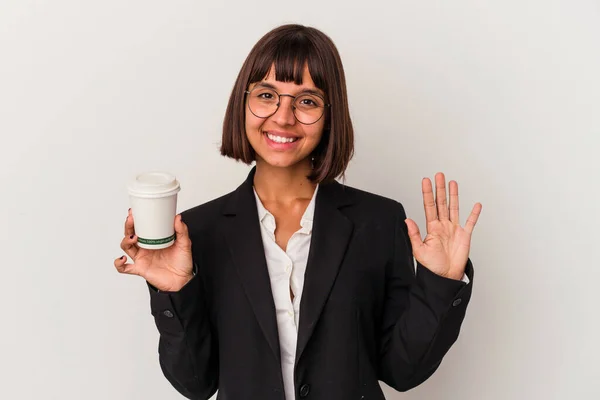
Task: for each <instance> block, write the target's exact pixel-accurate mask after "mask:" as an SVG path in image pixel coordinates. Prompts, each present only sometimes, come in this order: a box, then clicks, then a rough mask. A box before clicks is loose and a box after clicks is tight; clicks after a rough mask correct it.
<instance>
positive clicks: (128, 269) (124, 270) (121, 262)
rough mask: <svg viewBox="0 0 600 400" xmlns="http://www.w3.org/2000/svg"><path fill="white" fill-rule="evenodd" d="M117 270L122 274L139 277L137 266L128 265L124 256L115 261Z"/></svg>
mask: <svg viewBox="0 0 600 400" xmlns="http://www.w3.org/2000/svg"><path fill="white" fill-rule="evenodd" d="M114 264H115V268H116V269H117V271H119V273H120V274H129V275H137V273H136V272H135V264H127V257H126V256H122V257H121V258H117V259H116V260H115V261H114Z"/></svg>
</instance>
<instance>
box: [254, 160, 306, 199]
mask: <svg viewBox="0 0 600 400" xmlns="http://www.w3.org/2000/svg"><path fill="white" fill-rule="evenodd" d="M310 172H311V168H310V162H306V163H301V164H298V165H295V166H293V167H289V168H281V167H274V166H272V165H269V164H267V163H266V162H264V161H261V160H258V161H257V162H256V173H255V174H254V188H255V189H256V193H258V196H259V197H260V199H261V200H262V201H263V202H264V201H266V202H276V203H280V204H289V203H292V202H294V201H296V200H298V199H311V198H312V196H313V193H314V191H315V188H316V187H317V184H316V183H313V182H311V181H310V180H309V179H308V178H307V175H309V174H310Z"/></svg>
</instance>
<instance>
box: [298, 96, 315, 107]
mask: <svg viewBox="0 0 600 400" xmlns="http://www.w3.org/2000/svg"><path fill="white" fill-rule="evenodd" d="M298 103H299V105H300V106H302V107H317V106H318V105H319V103H317V102H316V100H313V99H311V98H310V97H303V98H301V99H300V101H299V102H298Z"/></svg>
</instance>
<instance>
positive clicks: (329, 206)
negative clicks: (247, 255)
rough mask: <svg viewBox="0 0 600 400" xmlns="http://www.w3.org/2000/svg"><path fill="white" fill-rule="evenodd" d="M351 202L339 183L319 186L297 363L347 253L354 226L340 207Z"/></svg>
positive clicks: (305, 277) (299, 329)
mask: <svg viewBox="0 0 600 400" xmlns="http://www.w3.org/2000/svg"><path fill="white" fill-rule="evenodd" d="M349 200H350V199H349V196H348V194H347V193H346V192H345V190H344V187H343V186H342V185H341V184H339V183H338V182H332V183H327V184H322V185H320V186H319V191H318V192H317V198H316V199H315V201H316V203H315V215H314V223H313V230H312V237H311V243H310V250H309V254H308V261H307V265H306V272H305V274H304V288H303V290H302V300H301V301H300V322H299V327H298V342H297V346H296V363H297V362H298V360H299V359H300V357H301V356H302V352H303V351H304V349H305V347H306V344H307V343H308V341H309V339H310V336H311V335H312V333H313V330H314V328H315V325H316V324H317V321H318V320H319V317H320V315H321V311H322V309H323V306H324V305H325V303H326V301H327V298H328V296H329V292H330V291H331V288H332V286H333V283H334V281H335V279H336V277H337V274H338V270H339V267H340V264H341V262H342V260H343V258H344V254H345V253H346V248H347V246H348V242H349V240H350V236H351V234H352V230H353V225H352V222H350V220H349V219H348V218H346V217H345V216H344V215H343V214H342V213H341V212H340V210H339V208H341V207H342V206H345V205H347V204H349Z"/></svg>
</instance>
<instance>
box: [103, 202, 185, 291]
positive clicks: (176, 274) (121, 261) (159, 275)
mask: <svg viewBox="0 0 600 400" xmlns="http://www.w3.org/2000/svg"><path fill="white" fill-rule="evenodd" d="M174 223H175V225H174V226H175V233H176V239H175V243H174V244H173V245H171V246H170V247H167V248H166V249H159V250H148V249H142V248H141V247H139V246H138V245H137V236H136V235H135V230H134V224H133V215H132V213H131V209H129V211H128V215H127V219H126V220H125V237H124V238H123V240H122V241H121V249H123V250H124V251H125V254H127V256H129V257H130V258H131V259H132V260H133V263H127V256H123V257H121V258H117V259H116V260H115V262H114V264H115V268H117V271H119V273H122V274H131V275H139V276H141V277H142V278H144V279H146V281H147V282H148V283H150V284H151V285H152V286H154V287H155V288H157V289H158V290H160V291H165V292H176V291H178V290H180V289H181V288H182V287H183V286H184V285H185V284H186V283H188V282H189V281H190V280H191V279H192V277H193V273H192V265H193V261H192V242H191V240H190V237H189V234H188V229H187V226H186V225H185V223H184V222H183V221H182V220H181V214H178V215H177V216H175V222H174Z"/></svg>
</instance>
